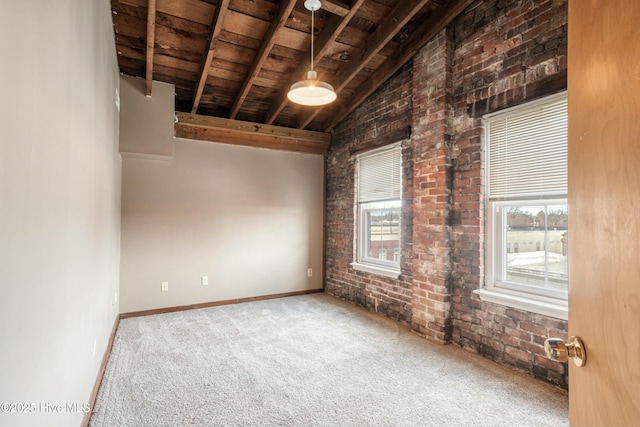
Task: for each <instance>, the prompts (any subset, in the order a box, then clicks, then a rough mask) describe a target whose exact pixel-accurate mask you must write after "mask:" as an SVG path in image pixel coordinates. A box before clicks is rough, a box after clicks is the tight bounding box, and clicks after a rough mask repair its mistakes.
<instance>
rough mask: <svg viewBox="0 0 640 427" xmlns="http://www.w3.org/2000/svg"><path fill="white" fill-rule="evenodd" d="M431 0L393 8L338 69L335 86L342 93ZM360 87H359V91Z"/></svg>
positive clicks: (306, 119)
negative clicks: (361, 45) (351, 56)
mask: <svg viewBox="0 0 640 427" xmlns="http://www.w3.org/2000/svg"><path fill="white" fill-rule="evenodd" d="M430 1H431V0H405V1H401V2H399V3H398V4H397V5H396V7H394V8H393V10H392V11H391V13H390V14H389V16H388V17H387V18H386V19H385V20H384V22H382V24H380V26H378V28H377V29H376V30H375V31H374V32H373V34H371V36H370V37H369V39H368V40H367V43H366V44H365V45H364V46H363V47H362V48H361V49H360V51H359V52H358V54H357V55H356V56H355V57H354V58H353V59H352V60H351V61H349V62H348V63H347V65H346V66H345V67H343V68H342V69H340V70H339V71H338V74H337V76H336V80H335V82H334V84H333V88H334V90H335V91H336V94H338V93H340V91H342V89H344V88H345V87H346V86H347V84H349V82H350V81H351V80H353V78H354V77H355V76H356V75H357V74H358V73H359V72H360V71H361V70H362V69H363V68H364V67H365V66H366V65H367V63H369V62H370V61H371V60H372V59H373V58H374V57H375V56H376V55H377V54H378V53H379V52H380V51H381V50H382V49H383V48H384V47H385V46H386V45H387V43H389V41H391V39H392V38H393V37H394V36H395V35H396V34H397V33H398V31H400V30H401V29H402V27H404V26H405V25H406V24H407V22H409V20H410V19H411V18H413V17H414V15H415V14H416V13H418V12H419V11H420V9H422V8H423V7H424V6H425V5H426V4H427V3H429V2H430ZM359 91H360V89H358V92H359ZM322 108H323V107H322V106H320V107H315V108H313V109H310V110H308V111H307V112H305V113H303V114H302V115H301V116H300V117H299V118H298V128H299V129H304V128H305V127H306V126H307V125H308V124H309V123H311V121H312V120H313V119H314V118H315V117H316V116H317V115H318V114H319V113H320V111H322Z"/></svg>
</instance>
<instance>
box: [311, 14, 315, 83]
mask: <svg viewBox="0 0 640 427" xmlns="http://www.w3.org/2000/svg"><path fill="white" fill-rule="evenodd" d="M314 12H315V11H314V9H311V71H313V28H314V27H313V26H314V21H313V16H314Z"/></svg>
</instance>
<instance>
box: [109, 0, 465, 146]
mask: <svg viewBox="0 0 640 427" xmlns="http://www.w3.org/2000/svg"><path fill="white" fill-rule="evenodd" d="M342 1H347V0H342ZM471 2H472V0H351V1H350V4H347V3H342V2H341V1H338V0H322V9H321V10H320V11H318V12H316V20H315V28H314V31H315V33H314V37H315V49H314V62H315V67H314V68H315V69H316V71H317V72H318V75H319V77H320V79H321V80H323V81H326V82H328V83H330V84H332V85H333V86H334V88H335V90H336V93H337V95H338V99H337V101H336V102H334V103H332V104H329V105H327V106H324V107H303V106H300V105H297V104H294V103H291V102H289V101H288V100H287V97H286V95H287V92H288V90H289V87H290V86H291V85H292V84H293V83H295V82H296V81H298V80H301V79H303V77H304V75H305V73H306V71H307V70H308V69H309V62H310V55H311V52H310V45H311V39H310V34H311V13H310V12H309V11H308V10H306V9H305V8H304V5H303V3H304V0H112V2H111V6H112V12H113V25H114V31H115V39H116V50H117V52H118V63H119V66H120V71H121V72H122V73H123V74H127V75H131V76H137V77H141V78H145V79H146V80H147V95H150V96H153V94H152V93H151V80H152V79H153V80H157V81H162V82H167V83H171V84H174V85H175V88H176V101H175V104H176V105H175V107H176V111H178V112H185V113H189V114H191V115H192V116H189V115H188V114H187V115H185V114H181V115H179V117H180V120H181V121H185V120H187V118H188V117H191V121H192V122H195V121H198V122H206V121H207V120H206V117H205V118H202V117H200V116H211V117H214V118H219V119H227V120H226V121H222V122H224V123H227V124H228V123H230V122H231V123H235V121H242V122H252V123H255V124H256V125H257V126H258V127H260V128H261V129H262V128H263V127H264V125H272V128H273V127H274V126H275V127H284V128H294V129H299V130H311V131H322V132H329V131H331V130H332V129H333V128H334V127H335V126H336V124H338V123H339V122H340V121H341V120H342V119H344V118H345V117H346V116H347V115H348V114H349V113H350V112H351V111H353V110H354V109H355V108H356V107H357V106H358V105H359V104H360V103H362V102H363V101H364V100H365V99H366V98H367V97H368V96H369V95H370V94H372V93H373V92H374V91H375V90H376V89H377V88H378V87H379V86H380V85H381V84H383V83H384V82H385V81H386V80H387V79H388V78H389V77H391V76H392V75H393V73H395V72H396V71H397V70H398V69H399V68H400V67H402V66H403V65H404V64H405V63H406V62H407V61H408V60H410V59H411V57H412V56H413V55H414V54H415V53H416V52H417V51H418V50H419V49H420V48H421V47H422V46H424V44H426V42H427V41H428V40H429V39H430V38H431V37H433V36H434V35H435V34H436V33H437V32H439V31H440V30H441V29H442V28H444V27H445V26H446V25H447V24H448V23H449V22H451V20H453V18H454V17H455V16H457V15H458V14H459V13H461V12H462V11H463V10H464V8H465V7H466V6H467V5H469V4H470V3H471ZM229 119H231V120H229ZM218 122H220V123H222V122H221V121H218ZM241 127H244V125H242V126H241ZM296 137H297V135H296ZM316 137H317V136H313V137H312V139H313V138H316ZM294 139H295V137H294Z"/></svg>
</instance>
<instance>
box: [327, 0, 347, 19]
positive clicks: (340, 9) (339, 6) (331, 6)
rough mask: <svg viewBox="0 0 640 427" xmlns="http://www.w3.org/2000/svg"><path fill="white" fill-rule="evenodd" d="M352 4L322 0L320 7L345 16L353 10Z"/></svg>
mask: <svg viewBox="0 0 640 427" xmlns="http://www.w3.org/2000/svg"><path fill="white" fill-rule="evenodd" d="M353 7H354V5H353V4H352V5H351V7H349V6H348V5H346V4H344V3H342V2H339V1H334V0H322V8H323V9H324V10H326V11H328V12H331V13H333V14H334V15H338V16H347V15H348V14H349V12H350V11H352V10H353Z"/></svg>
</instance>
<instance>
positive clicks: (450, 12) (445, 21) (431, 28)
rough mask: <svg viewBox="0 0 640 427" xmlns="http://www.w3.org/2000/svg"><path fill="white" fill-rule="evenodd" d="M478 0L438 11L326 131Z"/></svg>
mask: <svg viewBox="0 0 640 427" xmlns="http://www.w3.org/2000/svg"><path fill="white" fill-rule="evenodd" d="M473 1H474V0H453V1H452V2H451V4H450V5H449V7H447V8H445V9H440V10H438V11H436V12H435V13H434V14H433V15H431V16H430V17H429V19H427V20H425V21H424V23H423V24H422V25H421V26H420V28H418V29H417V30H416V31H415V32H414V33H413V36H411V37H410V38H409V40H407V41H406V42H405V43H404V44H403V46H402V49H401V50H400V51H399V52H398V53H397V54H396V55H394V56H391V57H390V58H389V59H387V61H385V63H384V64H383V65H382V66H381V67H380V68H379V69H378V70H377V71H376V73H375V75H374V76H372V78H370V79H369V80H367V82H366V83H365V84H363V85H362V86H360V88H358V91H357V92H356V93H355V94H354V96H353V97H352V98H351V99H350V100H349V101H348V102H346V103H344V104H343V105H342V106H341V107H340V108H338V109H337V110H336V111H335V112H334V113H333V114H332V115H331V117H330V118H329V120H327V122H326V123H325V124H324V126H323V129H324V131H325V132H329V131H330V130H332V129H333V128H334V127H335V126H336V125H337V124H338V123H340V121H342V120H343V119H344V118H345V117H347V116H348V115H349V113H351V112H352V111H353V110H355V109H356V108H357V107H358V106H359V105H360V104H362V103H363V102H364V101H365V100H366V99H367V98H368V97H369V96H370V95H371V94H373V92H375V91H376V89H378V88H379V87H380V86H381V85H382V84H383V83H384V82H386V81H387V80H388V79H389V78H390V77H391V76H393V74H394V73H395V72H396V71H398V70H399V69H400V68H401V67H402V66H403V65H404V64H405V63H406V62H407V61H409V60H410V59H411V58H412V57H413V56H414V55H415V54H416V53H417V52H418V51H419V50H420V49H422V48H423V47H424V45H426V44H427V42H428V41H429V40H431V38H433V37H434V36H435V35H436V34H438V32H440V31H441V30H442V29H443V28H445V27H446V26H447V25H449V23H450V22H451V21H452V20H453V19H454V18H455V17H456V16H458V15H459V14H460V13H462V11H463V10H464V9H465V8H466V7H467V6H469V5H470V4H471V3H473Z"/></svg>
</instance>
